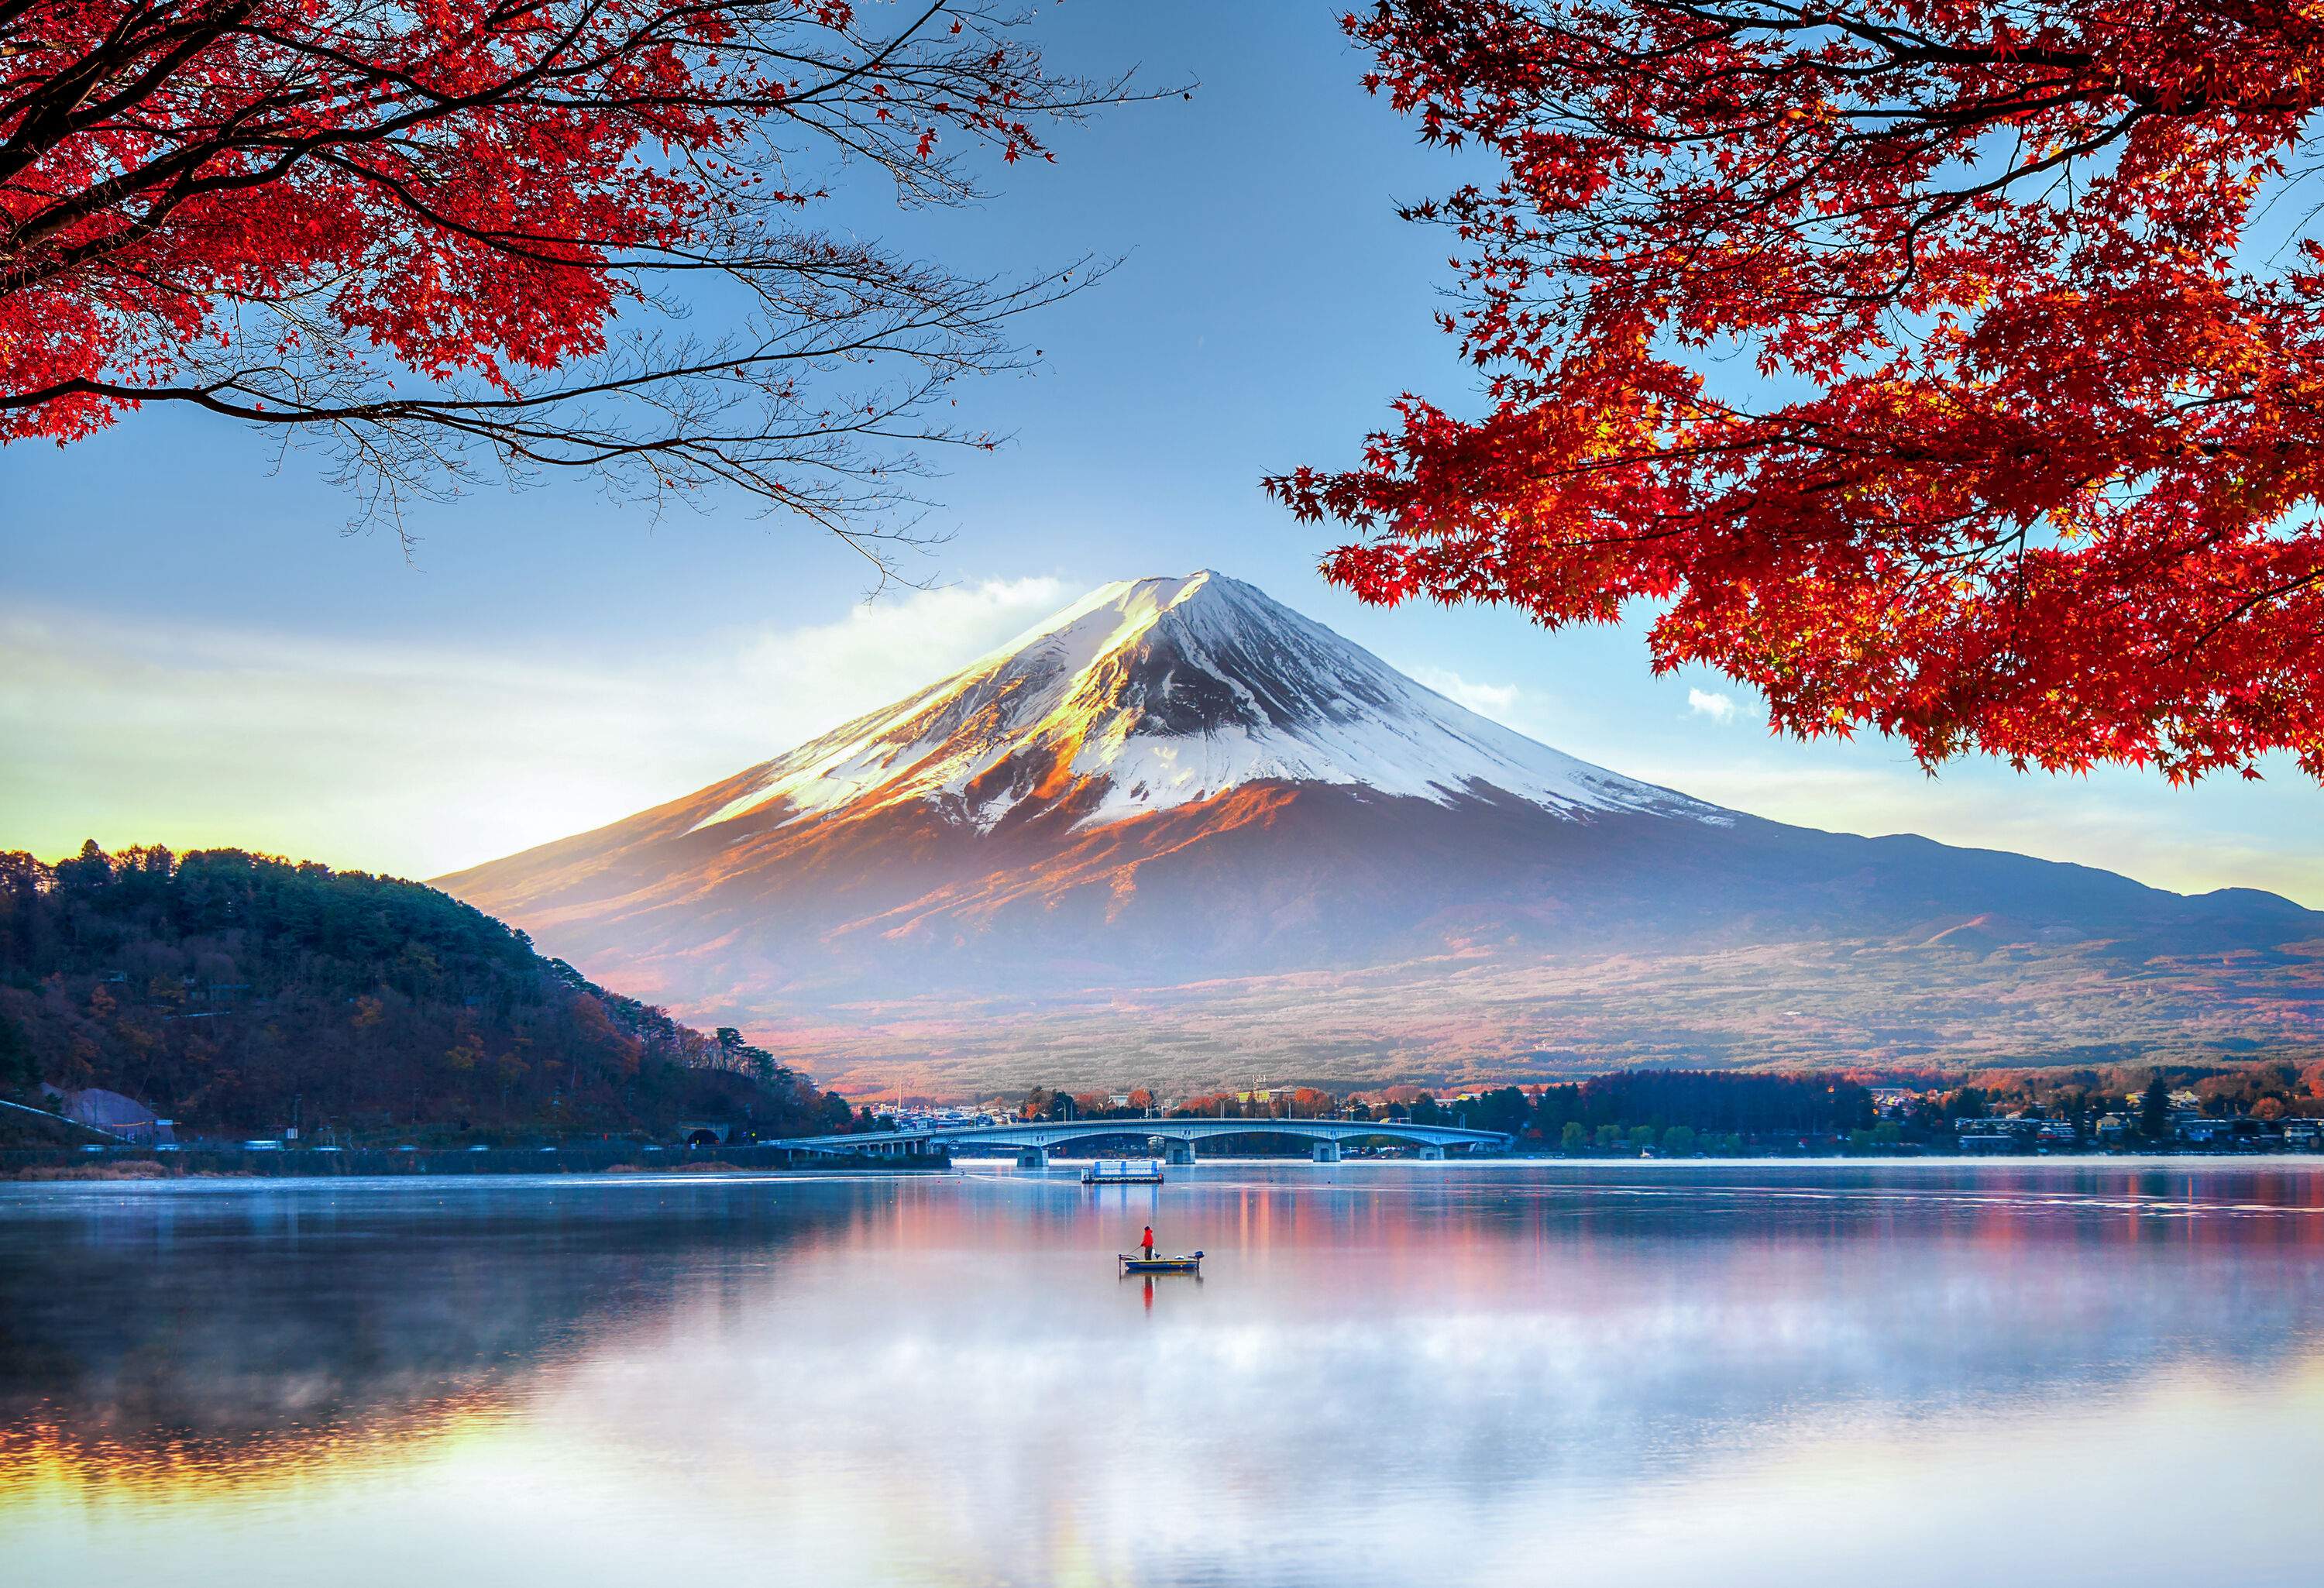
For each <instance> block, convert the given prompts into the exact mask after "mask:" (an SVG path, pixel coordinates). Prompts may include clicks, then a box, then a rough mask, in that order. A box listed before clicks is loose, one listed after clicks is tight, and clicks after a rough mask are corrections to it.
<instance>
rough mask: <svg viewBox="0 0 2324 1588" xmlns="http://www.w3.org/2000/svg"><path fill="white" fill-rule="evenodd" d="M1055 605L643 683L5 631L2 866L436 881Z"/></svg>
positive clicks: (773, 636) (649, 677)
mask: <svg viewBox="0 0 2324 1588" xmlns="http://www.w3.org/2000/svg"><path fill="white" fill-rule="evenodd" d="M1064 598H1065V593H1064V589H1063V586H1061V585H1060V584H1059V583H1058V582H1057V581H1056V580H1055V579H1047V578H1031V579H1016V580H1009V581H998V580H996V581H989V582H986V583H983V584H978V585H967V586H958V587H954V588H949V589H943V590H936V591H930V592H925V593H918V594H914V595H906V596H902V597H895V598H887V599H883V600H881V601H880V602H877V603H874V604H872V605H869V606H859V607H855V608H852V609H850V610H848V611H847V612H846V613H845V614H844V615H842V616H840V617H838V618H836V619H835V620H833V621H831V622H829V623H817V624H811V625H807V626H804V627H798V628H792V629H786V630H773V629H767V628H733V629H725V630H705V631H704V632H700V633H698V634H696V635H695V636H692V637H691V638H689V639H688V640H687V641H685V642H682V643H681V644H679V645H677V646H675V647H669V648H666V649H663V650H661V651H659V652H657V653H653V654H650V655H645V656H639V657H623V656H620V655H617V654H609V653H606V652H605V651H602V650H586V651H577V652H576V653H569V654H549V653H542V652H539V651H521V652H520V651H495V650H491V649H487V648H481V647H478V648H427V647H418V648H410V647H403V646H396V645H390V644H383V643H379V642H369V643H354V642H321V641H315V640H305V639H292V638H287V637H284V636H281V635H275V634H268V633H263V632H246V631H236V630H226V629H211V628H204V627H199V626H194V625H173V626H160V627H156V626H151V625H143V624H125V623H99V622H96V621H94V620H90V619H88V618H86V617H83V616H81V615H78V614H71V613H59V612H51V613H46V614H39V615H25V616H11V617H5V618H0V740H5V743H7V744H8V746H9V752H8V754H7V755H6V756H5V757H0V810H5V812H6V813H7V815H6V828H5V830H0V847H24V848H30V849H32V850H34V851H35V852H38V853H44V854H45V853H51V852H59V851H62V850H66V849H69V848H72V847H76V846H78V844H79V843H80V840H81V839H82V838H83V837H88V836H94V837H96V838H97V840H98V841H99V842H100V843H103V844H106V845H121V844H126V843H132V842H140V841H161V842H166V843H170V844H172V845H179V846H180V847H184V846H188V845H200V844H229V843H230V844H237V845H244V846H246V847H262V848H271V849H277V850H281V851H282V852H284V853H288V854H300V855H304V856H311V857H313V858H316V859H320V860H326V861H329V862H332V863H337V864H342V865H355V866H364V867H366V868H370V869H375V870H383V871H392V872H401V873H403V874H406V875H411V876H429V875H434V874H437V873H438V872H444V871H448V870H452V869H455V868H457V867H458V866H461V865H466V864H471V863H475V862H477V861H481V860H485V859H489V858H491V857H493V856H494V855H497V854H506V853H508V852H510V851H511V850H514V849H519V848H523V847H525V846H527V845H532V844H538V843H541V842H544V841H546V840H548V839H550V838H555V837H558V836H563V835H564V834H567V833H570V832H576V831H581V830H584V829H586V828H588V827H592V826H601V825H603V824H604V823H605V822H608V821H613V820H616V819H618V818H620V817H623V816H626V815H628V814H629V813H631V812H632V811H634V810H638V809H640V808H644V807H647V806H650V805H653V804H657V803H659V802H660V801H662V800H665V799H672V798H675V797H676V796H678V795H679V794H683V793H686V792H687V791H689V790H691V789H696V788H698V787H700V786H702V785H703V784H705V783H707V782H710V781H713V780H715V779H717V778H720V777H724V776H725V775H726V774H728V773H730V772H733V771H737V770H739V769H741V768H742V767H744V766H748V765H750V764H751V763H752V762H754V761H759V760H762V759H764V758H765V757H767V756H770V755H773V754H775V753H777V752H779V751H782V750H784V749H787V748H788V747H789V746H790V745H792V744H795V743H798V742H799V741H801V740H803V739H807V738H810V737H812V736H813V735H815V734H817V733H820V732H822V731H824V730H825V729H826V728H829V727H831V726H833V725H836V724H838V723H841V722H844V721H845V720H846V719H847V718H849V717H851V716H858V715H860V714H862V713H863V712H865V711H869V710H871V709H872V708H873V707H875V706H881V705H883V704H885V703H886V702H888V701H890V700H892V699H895V698H896V697H899V696H902V695H906V694H908V693H910V692H911V691H912V690H914V689H916V688H919V687H921V686H922V685H925V684H927V682H928V681H930V680H931V679H934V678H936V677H937V676H938V675H940V674H942V673H944V672H945V671H948V670H950V669H954V668H956V667H959V666H961V665H963V664H964V663H965V662H968V661H970V660H973V659H974V658H975V657H977V656H978V655H980V654H982V653H983V652H984V651H989V650H991V649H992V648H993V647H994V646H996V645H999V644H1000V643H1001V642H1004V641H1006V640H1007V639H1009V638H1010V636H1011V635H1013V634H1015V633H1017V632H1020V631H1021V630H1023V629H1024V628H1025V627H1026V626H1028V624H1030V623H1034V622H1036V621H1037V620H1038V619H1039V618H1041V617H1043V616H1045V615H1047V614H1048V613H1049V612H1051V611H1053V610H1054V609H1055V608H1056V607H1057V606H1058V605H1062V604H1063V601H1064Z"/></svg>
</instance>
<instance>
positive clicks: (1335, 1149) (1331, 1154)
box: [1315, 1141, 1340, 1163]
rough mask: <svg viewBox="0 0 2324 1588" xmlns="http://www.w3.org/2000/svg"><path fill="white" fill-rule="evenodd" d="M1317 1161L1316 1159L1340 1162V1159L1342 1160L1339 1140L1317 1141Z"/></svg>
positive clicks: (1321, 1161)
mask: <svg viewBox="0 0 2324 1588" xmlns="http://www.w3.org/2000/svg"><path fill="white" fill-rule="evenodd" d="M1315 1161H1316V1162H1317V1163H1337V1162H1339V1161H1340V1144H1339V1143H1338V1142H1337V1141H1318V1142H1316V1143H1315Z"/></svg>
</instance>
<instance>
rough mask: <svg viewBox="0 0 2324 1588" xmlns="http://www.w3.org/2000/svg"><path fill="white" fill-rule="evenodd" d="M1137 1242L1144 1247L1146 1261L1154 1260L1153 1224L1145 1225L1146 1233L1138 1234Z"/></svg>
mask: <svg viewBox="0 0 2324 1588" xmlns="http://www.w3.org/2000/svg"><path fill="white" fill-rule="evenodd" d="M1138 1243H1139V1245H1140V1246H1142V1247H1144V1248H1145V1249H1146V1260H1147V1261H1148V1262H1152V1261H1153V1260H1154V1226H1153V1225H1151V1224H1148V1225H1147V1226H1146V1233H1144V1234H1142V1235H1140V1236H1139V1237H1138Z"/></svg>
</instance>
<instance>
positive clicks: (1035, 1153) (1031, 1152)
mask: <svg viewBox="0 0 2324 1588" xmlns="http://www.w3.org/2000/svg"><path fill="white" fill-rule="evenodd" d="M1438 1156H1439V1157H1442V1156H1443V1154H1441V1153H1440V1154H1438ZM1017 1167H1018V1168H1020V1169H1045V1168H1048V1167H1049V1149H1047V1148H1046V1147H1019V1149H1017Z"/></svg>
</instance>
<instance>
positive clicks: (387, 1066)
mask: <svg viewBox="0 0 2324 1588" xmlns="http://www.w3.org/2000/svg"><path fill="white" fill-rule="evenodd" d="M42 1080H46V1081H50V1082H53V1083H56V1084H58V1085H63V1086H66V1087H69V1088H70V1087H81V1086H91V1085H95V1086H103V1087H107V1088H110V1089H112V1090H114V1091H117V1092H123V1093H126V1094H129V1095H131V1096H133V1097H135V1098H137V1099H139V1100H141V1101H143V1102H144V1103H147V1104H148V1105H150V1106H151V1107H152V1108H153V1109H154V1110H155V1112H157V1113H161V1115H163V1116H164V1117H169V1118H175V1119H177V1120H178V1121H180V1124H181V1126H182V1127H185V1128H190V1129H193V1130H196V1131H199V1130H204V1129H210V1130H231V1131H274V1130H277V1129H279V1128H281V1127H282V1126H284V1125H287V1124H290V1123H291V1122H292V1119H293V1115H294V1111H295V1113H296V1115H297V1117H298V1118H299V1119H300V1120H302V1121H303V1122H304V1123H305V1124H306V1125H307V1126H308V1127H309V1130H310V1131H311V1130H314V1129H317V1128H318V1127H324V1126H330V1127H335V1128H337V1130H338V1131H342V1132H347V1131H355V1132H364V1131H385V1130H393V1131H408V1130H411V1129H413V1128H414V1127H415V1126H417V1127H420V1128H423V1129H428V1128H432V1129H435V1130H438V1131H442V1130H453V1131H460V1130H466V1131H479V1132H488V1131H522V1132H527V1133H532V1132H540V1131H554V1132H560V1133H562V1132H570V1131H625V1130H631V1129H638V1128H645V1129H652V1130H661V1129H665V1128H667V1127H668V1126H669V1125H670V1124H671V1123H673V1122H675V1121H676V1120H678V1118H681V1117H684V1118H710V1119H735V1120H741V1119H744V1118H749V1119H752V1120H754V1121H756V1122H760V1123H761V1124H764V1125H767V1126H769V1127H770V1128H774V1129H779V1130H783V1131H789V1130H803V1129H807V1128H811V1127H814V1126H816V1125H818V1124H820V1123H821V1122H825V1121H826V1120H828V1119H829V1118H830V1117H831V1116H832V1113H833V1111H835V1110H837V1111H839V1112H840V1113H843V1114H844V1105H843V1104H840V1103H838V1102H837V1100H836V1099H826V1098H824V1097H822V1096H820V1095H819V1094H816V1092H815V1090H814V1089H813V1087H812V1086H810V1085H808V1084H807V1082H806V1080H805V1079H804V1078H802V1077H800V1076H796V1075H794V1074H792V1073H790V1072H789V1071H788V1070H787V1069H783V1068H781V1067H779V1066H775V1065H773V1064H772V1062H771V1060H770V1059H769V1058H768V1057H767V1056H765V1055H763V1054H761V1053H758V1052H756V1051H755V1050H752V1049H749V1048H742V1047H741V1046H739V1045H734V1044H721V1043H720V1042H719V1041H718V1040H716V1039H714V1038H711V1037H706V1036H705V1035H704V1034H703V1033H702V1032H700V1031H696V1030H694V1029H689V1028H687V1027H686V1026H683V1025H680V1024H679V1023H678V1022H677V1021H675V1020H671V1019H670V1018H669V1016H668V1015H666V1014H664V1013H663V1012H662V1011H659V1010H658V1009H653V1008H650V1007H648V1006H647V1005H645V1004H642V1003H639V1002H636V1001H634V1000H632V999H628V998H623V997H620V996H617V995H615V994H613V993H611V992H606V991H605V990H604V989H603V988H601V987H598V986H595V985H594V984H593V983H590V982H588V981H586V980H585V979H584V978H583V977H582V976H581V974H579V973H578V972H576V971H575V970H574V969H573V968H572V967H571V966H570V965H565V964H563V963H562V962H560V961H557V960H550V959H544V958H542V957H540V956H539V955H536V954H535V953H534V952H533V951H532V947H531V945H530V943H528V942H527V941H526V940H525V938H524V937H523V935H522V934H521V933H517V932H512V931H511V930H510V929H509V928H507V927H505V926H503V925H502V924H501V923H500V922H499V921H496V920H494V919H492V918H491V917H489V916H486V915H484V913H483V912H481V911H479V910H477V909H474V908H473V907H471V906H469V905H466V904H463V903H461V902H460V901H459V900H456V899H452V898H449V897H447V896H446V895H445V894H443V893H440V892H438V891H436V890H435V889H433V888H429V887H425V886H422V885H421V884H420V883H417V882H399V881H396V880H393V879H392V878H385V877H372V876H366V875H364V874H363V873H362V872H333V871H332V870H330V869H329V868H328V867H327V866H320V865H314V864H303V865H301V864H292V863H290V862H288V861H283V860H279V859H274V858H272V857H268V856H263V855H251V854H243V853H241V852H240V851H238V850H208V851H202V852H197V853H194V854H187V855H185V856H183V857H178V856H173V855H171V854H170V852H169V851H168V850H166V849H158V848H157V849H133V850H130V851H128V852H127V853H125V854H121V855H118V856H111V855H107V854H104V853H103V852H101V851H99V850H98V849H97V847H96V845H88V846H86V847H85V848H84V849H83V850H82V851H81V854H79V855H78V857H77V858H74V859H71V860H66V861H60V862H59V863H57V864H55V865H54V866H49V865H44V864H42V863H40V862H39V861H37V860H35V859H33V858H32V856H31V855H28V854H21V853H14V854H0V1092H5V1091H9V1090H14V1091H20V1092H21V1091H23V1090H27V1089H29V1088H30V1087H32V1086H33V1085H37V1084H38V1083H39V1082H40V1081H42Z"/></svg>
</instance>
